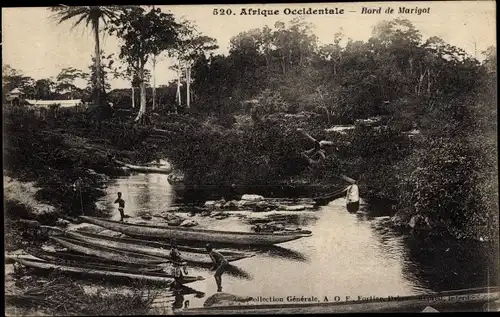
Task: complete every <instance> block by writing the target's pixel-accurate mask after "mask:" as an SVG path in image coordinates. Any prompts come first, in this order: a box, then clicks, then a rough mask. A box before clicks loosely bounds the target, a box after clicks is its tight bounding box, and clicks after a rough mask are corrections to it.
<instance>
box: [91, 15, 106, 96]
mask: <svg viewBox="0 0 500 317" xmlns="http://www.w3.org/2000/svg"><path fill="white" fill-rule="evenodd" d="M92 24H93V27H94V40H95V52H94V54H95V60H94V61H95V65H94V66H95V75H96V76H95V77H96V80H95V87H94V89H95V92H94V103H95V104H97V105H99V106H102V103H103V102H104V98H103V97H104V96H103V95H102V92H103V89H102V86H103V85H102V81H101V78H102V77H101V72H102V69H101V45H100V42H99V18H97V19H94V21H92Z"/></svg>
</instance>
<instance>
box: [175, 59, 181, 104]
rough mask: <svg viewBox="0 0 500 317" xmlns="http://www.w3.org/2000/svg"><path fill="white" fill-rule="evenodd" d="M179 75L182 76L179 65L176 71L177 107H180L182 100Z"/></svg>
mask: <svg viewBox="0 0 500 317" xmlns="http://www.w3.org/2000/svg"><path fill="white" fill-rule="evenodd" d="M181 74H182V70H181V65H180V63H179V68H178V69H177V95H176V99H177V104H178V105H179V106H181V105H182V98H181Z"/></svg>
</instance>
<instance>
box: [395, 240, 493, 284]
mask: <svg viewBox="0 0 500 317" xmlns="http://www.w3.org/2000/svg"><path fill="white" fill-rule="evenodd" d="M403 241H404V244H405V245H406V246H407V248H406V252H404V253H403V257H404V267H403V272H404V273H405V274H408V275H413V276H415V279H416V280H418V281H419V282H420V284H422V285H423V286H424V287H425V288H427V289H430V290H432V291H435V292H439V291H445V290H453V289H464V288H473V287H485V286H498V267H499V263H498V252H493V250H495V246H494V245H493V244H492V243H485V242H479V241H458V240H454V239H453V238H450V237H429V236H422V235H416V234H413V235H406V236H404V237H403Z"/></svg>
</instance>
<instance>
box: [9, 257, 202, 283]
mask: <svg viewBox="0 0 500 317" xmlns="http://www.w3.org/2000/svg"><path fill="white" fill-rule="evenodd" d="M13 259H14V261H16V262H19V263H21V264H23V265H25V266H28V267H32V268H36V269H44V270H51V269H57V270H59V271H61V272H64V273H69V274H82V275H87V276H89V275H90V276H94V277H106V276H107V277H109V278H116V279H120V278H129V279H131V280H137V281H146V282H156V283H167V284H168V281H169V280H172V281H173V280H175V279H174V276H173V275H172V274H168V273H165V272H141V271H138V270H137V269H129V268H126V267H113V266H105V265H95V264H85V263H74V262H73V263H71V262H66V263H62V261H45V260H44V261H42V260H35V259H25V258H13ZM204 279H205V278H204V277H202V276H190V275H184V276H183V277H182V278H180V279H178V280H177V281H178V282H179V283H180V284H189V283H193V282H196V281H203V280H204Z"/></svg>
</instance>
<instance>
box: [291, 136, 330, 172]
mask: <svg viewBox="0 0 500 317" xmlns="http://www.w3.org/2000/svg"><path fill="white" fill-rule="evenodd" d="M297 131H298V132H300V133H302V134H303V135H304V136H305V137H306V138H308V139H309V140H310V141H311V142H312V143H313V144H314V147H313V148H312V149H310V150H307V151H304V152H301V154H302V156H303V157H304V158H305V159H306V160H307V162H308V163H309V165H316V164H319V163H321V162H322V161H323V160H325V159H326V154H325V148H326V147H327V146H333V142H331V141H325V140H321V141H318V140H316V139H315V138H313V137H312V136H311V135H309V134H308V133H307V132H305V131H304V130H302V129H301V128H298V129H297Z"/></svg>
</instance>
